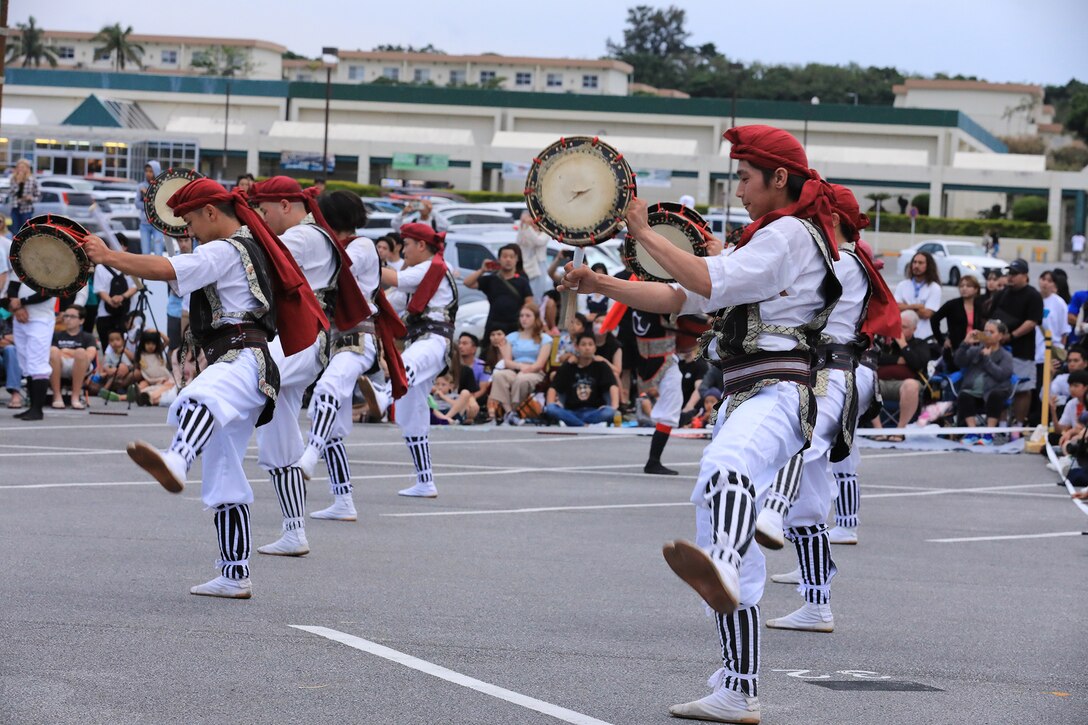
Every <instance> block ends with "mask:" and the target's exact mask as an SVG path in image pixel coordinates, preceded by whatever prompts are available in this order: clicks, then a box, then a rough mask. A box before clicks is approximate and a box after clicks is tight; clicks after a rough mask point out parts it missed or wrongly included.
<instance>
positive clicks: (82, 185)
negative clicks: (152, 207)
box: [38, 175, 136, 213]
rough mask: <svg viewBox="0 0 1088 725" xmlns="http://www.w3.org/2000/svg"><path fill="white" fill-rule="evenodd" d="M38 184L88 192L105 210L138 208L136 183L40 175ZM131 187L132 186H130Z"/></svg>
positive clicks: (45, 186) (47, 187) (115, 210)
mask: <svg viewBox="0 0 1088 725" xmlns="http://www.w3.org/2000/svg"><path fill="white" fill-rule="evenodd" d="M38 186H39V187H40V188H42V189H43V190H44V189H66V190H71V191H79V192H86V193H88V194H90V195H91V196H92V197H94V200H95V201H96V202H97V203H98V204H99V206H100V207H101V208H102V211H104V212H107V213H109V212H126V211H128V212H131V211H135V209H136V185H135V184H118V183H113V182H105V181H95V180H92V179H83V178H80V177H78V176H51V175H50V176H40V177H38ZM129 187H131V188H129Z"/></svg>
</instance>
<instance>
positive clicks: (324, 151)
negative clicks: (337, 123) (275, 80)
mask: <svg viewBox="0 0 1088 725" xmlns="http://www.w3.org/2000/svg"><path fill="white" fill-rule="evenodd" d="M330 58H331V60H330ZM339 60H340V50H339V49H338V48H322V49H321V61H322V62H323V63H324V64H325V143H324V145H323V146H322V147H321V170H322V172H323V175H329V174H331V172H330V171H329V168H328V163H327V161H326V160H327V159H328V158H329V104H330V103H331V101H332V69H333V67H334V66H336V64H337V63H338V62H339Z"/></svg>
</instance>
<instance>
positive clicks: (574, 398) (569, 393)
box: [544, 332, 620, 427]
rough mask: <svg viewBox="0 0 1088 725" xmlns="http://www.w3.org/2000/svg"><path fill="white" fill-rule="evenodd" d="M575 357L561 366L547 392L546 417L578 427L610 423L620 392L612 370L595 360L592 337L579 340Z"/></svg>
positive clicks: (613, 417) (586, 334) (586, 336)
mask: <svg viewBox="0 0 1088 725" xmlns="http://www.w3.org/2000/svg"><path fill="white" fill-rule="evenodd" d="M576 350H577V356H576V357H575V359H574V361H573V362H567V363H563V365H561V366H560V368H559V371H558V372H557V373H556V374H555V379H554V380H553V381H552V384H551V386H549V388H548V396H547V405H546V406H545V407H544V415H545V417H547V418H549V419H552V420H555V421H561V422H563V423H565V424H566V425H568V426H574V427H579V426H583V425H591V424H593V423H608V422H612V421H613V420H614V419H615V417H616V408H617V407H618V406H619V402H620V388H619V385H617V384H616V376H615V375H614V374H613V372H612V367H611V366H610V365H609V364H608V363H606V362H605V361H603V360H601V359H600V358H599V357H597V342H596V340H594V339H593V333H590V332H583V333H582V334H581V335H579V337H578V342H577V347H576Z"/></svg>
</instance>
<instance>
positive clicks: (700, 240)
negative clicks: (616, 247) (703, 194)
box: [623, 205, 708, 283]
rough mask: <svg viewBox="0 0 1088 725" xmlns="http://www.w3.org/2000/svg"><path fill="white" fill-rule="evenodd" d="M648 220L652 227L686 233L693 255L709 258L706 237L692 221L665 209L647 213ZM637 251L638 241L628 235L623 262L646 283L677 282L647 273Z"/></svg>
mask: <svg viewBox="0 0 1088 725" xmlns="http://www.w3.org/2000/svg"><path fill="white" fill-rule="evenodd" d="M655 206H657V205H655ZM647 218H648V220H649V222H650V226H658V225H661V224H665V225H667V226H671V227H676V228H677V229H680V230H681V231H682V232H683V233H684V236H686V237H687V238H688V239H689V240H690V241H691V249H692V254H694V255H695V256H696V257H705V256H707V252H708V249H707V243H706V237H704V236H703V233H702V230H701V229H700V227H699V225H698V224H697V223H696V222H695V221H693V220H692V219H689V218H688V217H687V216H684V215H681V214H677V213H675V212H671V211H667V210H664V209H653V210H652V211H650V212H648V213H647ZM637 251H638V240H637V239H636V238H635V237H634V236H633V235H631V234H628V235H627V238H626V239H624V240H623V260H624V261H625V262H626V263H627V264H628V265H629V266H630V267H631V270H632V271H633V272H634V273H635V274H637V275H638V277H639V279H641V280H644V281H646V282H665V283H671V282H675V281H676V280H675V279H673V278H672V277H659V276H657V275H656V274H651V273H650V272H647V271H646V268H645V267H643V266H642V264H641V263H640V262H639V261H638V254H637Z"/></svg>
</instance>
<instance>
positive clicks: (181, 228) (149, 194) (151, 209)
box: [144, 166, 204, 237]
mask: <svg viewBox="0 0 1088 725" xmlns="http://www.w3.org/2000/svg"><path fill="white" fill-rule="evenodd" d="M202 178H204V174H202V173H200V172H199V171H197V170H196V169H190V168H187V167H185V166H171V167H170V168H169V169H167V170H166V171H163V172H162V173H160V174H159V175H158V176H156V177H155V178H154V179H152V180H151V183H149V184H148V187H147V191H146V192H144V216H145V217H146V218H147V223H148V224H150V225H151V226H153V227H155V228H156V229H157V230H159V231H160V232H162V233H163V234H165V235H167V236H169V237H183V236H185V229H186V227H187V226H188V225H186V224H181V225H177V224H168V223H167V222H166V220H164V219H163V218H162V215H161V214H159V212H158V210H157V209H156V208H155V202H154V198H155V195H156V194H157V193H158V190H159V189H160V188H162V185H163V184H165V183H166V182H167V181H172V180H173V179H188V180H189V181H196V180H197V179H202ZM149 202H150V203H149Z"/></svg>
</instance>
